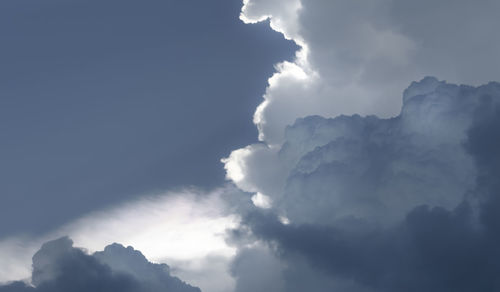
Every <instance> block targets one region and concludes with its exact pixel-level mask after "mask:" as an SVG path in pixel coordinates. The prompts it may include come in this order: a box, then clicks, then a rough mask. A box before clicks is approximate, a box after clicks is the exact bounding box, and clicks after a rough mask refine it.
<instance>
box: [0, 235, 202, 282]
mask: <svg viewBox="0 0 500 292" xmlns="http://www.w3.org/2000/svg"><path fill="white" fill-rule="evenodd" d="M32 284H33V286H29V285H27V284H25V283H23V282H14V283H11V284H8V285H4V286H0V291H5V292H7V291H8V292H17V291H33V292H37V291H42V292H43V291H51V292H57V291H106V292H109V291H131V292H132V291H151V292H152V291H172V292H174V291H178V292H200V289H199V288H196V287H193V286H190V285H189V284H186V283H184V282H182V281H181V280H180V279H178V278H176V277H173V276H171V275H170V273H169V267H168V266H167V265H165V264H153V263H150V262H148V261H147V259H146V258H145V257H144V256H143V255H142V254H141V253H140V252H139V251H136V250H134V249H133V248H132V247H128V248H125V247H123V246H121V245H119V244H113V245H110V246H108V247H106V249H105V250H104V251H103V252H98V253H95V254H93V255H88V254H86V253H85V252H84V251H83V250H81V249H78V248H74V247H73V242H72V240H70V239H69V238H68V237H63V238H60V239H57V240H54V241H50V242H47V243H45V244H44V245H43V246H42V248H41V249H40V250H39V251H38V252H37V253H36V254H35V255H34V256H33V272H32Z"/></svg>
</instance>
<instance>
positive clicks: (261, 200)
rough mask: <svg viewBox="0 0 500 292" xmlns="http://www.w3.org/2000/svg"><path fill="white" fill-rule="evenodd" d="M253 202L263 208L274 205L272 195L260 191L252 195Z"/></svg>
mask: <svg viewBox="0 0 500 292" xmlns="http://www.w3.org/2000/svg"><path fill="white" fill-rule="evenodd" d="M252 203H253V204H254V205H255V206H256V207H259V208H262V209H269V208H271V207H272V205H273V203H272V200H271V198H270V197H268V196H266V195H264V194H262V193H259V192H258V193H256V194H255V195H253V196H252Z"/></svg>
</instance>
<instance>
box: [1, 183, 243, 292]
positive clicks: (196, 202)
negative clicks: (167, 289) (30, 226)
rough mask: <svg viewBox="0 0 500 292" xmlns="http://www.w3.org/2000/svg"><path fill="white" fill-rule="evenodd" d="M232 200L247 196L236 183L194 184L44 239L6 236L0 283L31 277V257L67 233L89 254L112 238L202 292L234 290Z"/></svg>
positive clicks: (66, 227)
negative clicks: (229, 237) (229, 232)
mask: <svg viewBox="0 0 500 292" xmlns="http://www.w3.org/2000/svg"><path fill="white" fill-rule="evenodd" d="M231 198H233V199H234V200H235V202H236V201H241V200H242V198H245V196H244V195H243V194H242V192H241V191H239V190H237V189H236V188H235V187H234V186H226V187H221V188H218V189H215V190H213V191H211V192H205V191H201V190H196V189H193V188H191V189H184V190H177V191H171V192H166V193H161V194H156V195H149V196H144V197H143V198H142V199H140V200H136V201H130V202H127V203H124V204H121V205H118V206H115V207H113V208H109V209H104V210H100V211H95V212H93V213H91V214H88V215H86V216H84V217H82V218H80V219H78V220H76V221H74V222H70V223H68V224H66V225H64V226H62V227H60V228H58V229H57V230H54V231H52V232H49V233H47V234H44V235H42V236H40V237H27V236H18V237H12V238H6V239H2V240H0V258H2V264H1V266H2V268H0V283H1V282H6V281H13V280H21V279H26V278H29V277H30V276H31V267H30V266H31V256H32V255H33V254H34V253H35V252H36V251H37V250H38V248H39V247H40V245H42V243H43V242H46V241H48V240H51V239H53V238H58V237H61V236H65V235H69V236H70V237H71V238H72V240H74V242H75V244H76V245H77V246H82V247H85V248H87V249H88V250H89V252H95V251H98V250H102V249H103V248H104V247H105V246H107V245H109V244H111V243H113V242H120V243H122V244H124V245H127V246H134V247H135V248H137V249H138V250H140V251H141V252H142V253H143V254H144V255H145V256H146V257H147V258H148V259H150V260H152V261H154V262H158V263H162V262H167V263H169V266H170V267H171V273H172V274H173V275H175V276H177V277H180V278H182V279H184V280H185V281H187V282H189V283H192V284H193V285H196V286H198V287H200V288H201V289H203V291H204V292H229V291H232V289H233V286H234V281H233V280H232V278H231V275H230V273H229V272H228V266H229V264H230V261H231V258H232V257H233V256H234V254H235V248H234V247H231V246H228V244H227V243H226V242H225V237H224V236H225V230H226V229H227V228H233V227H234V226H236V225H237V223H238V221H239V218H238V216H237V214H235V211H234V210H232V208H233V207H232V206H231V205H232V203H229V202H230V199H231ZM247 199H248V201H250V196H247ZM250 204H251V202H250ZM235 205H239V206H240V205H241V204H239V203H238V204H235ZM200 243H202V244H200ZM213 278H218V279H220V281H217V282H214V281H213Z"/></svg>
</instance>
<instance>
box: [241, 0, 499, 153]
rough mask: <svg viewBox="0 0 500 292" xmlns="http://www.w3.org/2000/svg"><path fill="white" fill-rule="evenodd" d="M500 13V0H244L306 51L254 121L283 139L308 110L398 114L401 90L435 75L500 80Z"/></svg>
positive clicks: (270, 137) (265, 134) (277, 81)
mask: <svg viewBox="0 0 500 292" xmlns="http://www.w3.org/2000/svg"><path fill="white" fill-rule="evenodd" d="M499 9H500V3H499V2H498V1H494V0H485V1H480V2H474V3H473V2H470V1H462V0H461V1H453V0H441V1H438V2H437V3H436V1H430V0H425V1H419V2H418V3H417V2H415V1H410V0H403V1H391V0H375V1H361V0H355V1H347V2H346V1H332V0H294V1H287V0H269V1H262V0H246V1H244V6H243V8H242V13H241V19H242V20H243V21H245V22H247V23H254V22H258V21H262V20H263V19H266V18H269V19H270V20H271V27H272V28H274V29H275V30H277V31H279V32H282V33H283V34H284V35H285V36H286V37H288V38H289V39H292V40H294V41H295V42H296V43H297V44H298V45H299V46H301V48H302V49H301V50H300V51H299V52H298V53H297V58H296V60H295V61H294V62H283V63H281V64H279V65H278V66H277V73H276V74H275V75H274V76H273V77H272V78H271V79H270V80H269V86H268V88H267V91H266V94H265V96H264V101H263V103H262V104H261V105H260V106H259V107H258V109H257V111H256V113H255V118H254V122H255V123H256V125H257V127H258V129H259V132H260V138H261V139H262V140H263V141H265V142H266V143H268V144H277V143H278V144H279V143H281V142H282V141H283V139H284V136H283V129H284V127H285V126H286V125H289V124H292V123H293V122H294V121H295V119H296V118H299V117H305V116H308V115H322V116H327V117H333V116H337V115H340V114H349V115H350V114H361V115H367V114H376V115H378V116H381V117H388V116H394V115H397V114H398V112H399V110H400V107H401V100H400V93H401V91H402V90H403V89H404V88H405V87H406V86H407V85H408V84H409V83H410V82H411V81H414V80H420V79H421V78H423V77H425V76H428V75H433V76H438V77H439V78H442V79H444V80H447V81H450V82H453V83H467V84H472V85H480V84H483V83H487V82H489V81H492V80H498V79H499V78H500V69H499V68H500V66H499V65H500V63H499V62H500V61H499V60H498V58H495V57H494V56H496V55H497V52H498V51H499V49H500V37H499V36H498V34H497V33H496V27H498V26H499V25H500V20H499V19H498V17H497V16H496V14H497V13H496V12H497V11H498V10H499Z"/></svg>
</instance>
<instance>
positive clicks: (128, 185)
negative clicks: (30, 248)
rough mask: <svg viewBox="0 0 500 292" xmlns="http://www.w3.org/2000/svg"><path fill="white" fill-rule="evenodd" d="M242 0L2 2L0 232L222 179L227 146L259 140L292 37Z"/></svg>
mask: <svg viewBox="0 0 500 292" xmlns="http://www.w3.org/2000/svg"><path fill="white" fill-rule="evenodd" d="M240 8H241V3H237V2H235V1H224V0H223V1H213V2H211V3H208V2H206V1H144V3H143V4H141V5H138V3H137V1H128V0H127V1H112V0H107V1H94V0H91V1H71V2H68V1H56V0H49V1H32V0H26V1H25V0H23V1H11V0H7V1H2V3H1V4H0V22H1V23H0V35H1V38H2V46H1V48H0V58H1V60H0V63H1V64H2V66H1V67H2V68H1V69H0V80H1V86H0V96H1V98H0V125H1V126H0V127H1V131H0V140H1V151H0V160H1V161H2V163H1V166H0V177H2V183H1V184H0V193H1V194H2V204H0V235H2V236H5V235H13V234H16V233H25V232H28V233H43V232H46V231H48V230H50V229H53V228H55V227H57V226H58V225H60V224H61V222H67V221H69V220H72V219H76V218H78V217H79V216H81V215H83V214H86V213H88V212H90V211H93V210H95V209H98V208H103V207H107V206H112V205H113V204H117V203H120V202H123V201H126V200H130V199H134V198H137V197H138V196H141V195H143V194H148V193H154V192H161V191H164V190H166V189H173V188H179V187H183V186H189V185H194V186H197V187H199V188H207V189H210V188H213V187H216V186H218V185H221V184H222V183H223V182H224V170H223V168H222V167H221V165H220V163H219V160H220V158H221V157H224V156H227V155H228V154H229V153H230V151H231V150H233V149H235V148H238V147H242V146H244V145H246V144H249V143H252V142H255V141H256V140H257V139H256V136H257V134H256V133H257V132H256V129H255V127H254V125H253V124H252V122H251V118H252V114H253V110H254V108H255V107H256V106H257V105H258V103H259V102H260V96H261V95H262V93H263V92H264V90H265V87H266V80H267V78H268V77H270V76H271V74H272V73H273V71H274V68H273V64H274V63H277V62H279V61H281V60H283V59H290V60H291V59H292V58H293V56H294V52H295V50H296V46H295V45H294V44H293V43H292V42H291V41H286V40H284V38H283V36H282V35H280V34H279V33H276V32H274V31H272V30H271V29H270V28H269V26H268V25H267V24H265V23H262V24H259V25H255V26H248V25H245V24H244V23H242V22H241V21H240V20H239V19H238V15H239V11H240ZM200 27H202V28H203V29H200ZM199 121H204V122H203V123H200V122H199ZM19 212H23V213H24V214H29V216H19V217H17V215H18V214H19ZM13 217H17V219H16V220H15V221H12V220H9V219H10V218H13Z"/></svg>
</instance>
